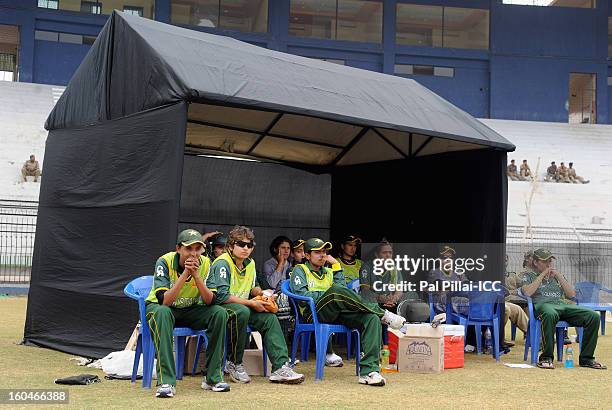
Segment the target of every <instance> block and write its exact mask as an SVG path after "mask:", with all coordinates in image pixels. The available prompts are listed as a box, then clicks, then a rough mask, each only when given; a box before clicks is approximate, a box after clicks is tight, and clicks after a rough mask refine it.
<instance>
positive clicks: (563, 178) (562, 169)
mask: <svg viewBox="0 0 612 410" xmlns="http://www.w3.org/2000/svg"><path fill="white" fill-rule="evenodd" d="M558 175H559V178H558V179H557V180H558V182H565V183H566V184H569V183H570V182H571V181H570V179H569V172H568V168H567V167H566V166H565V163H563V162H562V163H561V164H560V165H559V171H558Z"/></svg>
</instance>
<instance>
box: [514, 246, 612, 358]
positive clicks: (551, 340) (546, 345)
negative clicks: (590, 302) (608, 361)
mask: <svg viewBox="0 0 612 410" xmlns="http://www.w3.org/2000/svg"><path fill="white" fill-rule="evenodd" d="M533 259H534V261H533V265H534V266H533V270H531V271H529V272H527V273H526V274H525V277H524V280H523V283H524V284H523V286H522V288H521V289H522V291H523V293H524V294H525V295H527V296H529V297H531V298H532V299H533V303H534V309H535V312H534V313H535V315H536V317H538V318H539V319H540V320H541V321H542V354H541V355H540V359H539V361H538V367H540V368H543V369H554V364H553V350H554V346H555V331H556V325H557V322H558V321H559V320H564V321H566V322H567V323H569V324H570V325H571V326H581V327H583V328H584V334H583V336H582V340H581V345H580V358H579V364H580V366H581V367H589V368H592V369H606V366H604V365H603V364H601V363H598V362H597V361H595V357H594V355H595V347H596V346H597V333H598V332H599V314H598V313H597V312H595V311H594V310H591V309H588V308H585V307H582V306H578V305H571V304H567V303H565V302H564V301H563V300H562V297H563V295H565V296H567V297H568V298H573V297H575V296H576V290H575V289H574V287H573V286H572V285H571V284H570V283H569V282H568V281H567V280H566V279H565V278H564V277H563V275H562V274H561V273H560V272H559V271H557V270H555V269H553V266H552V261H553V259H555V257H554V256H553V255H552V253H551V252H550V251H549V250H548V249H543V248H540V249H536V250H535V251H534V252H533Z"/></svg>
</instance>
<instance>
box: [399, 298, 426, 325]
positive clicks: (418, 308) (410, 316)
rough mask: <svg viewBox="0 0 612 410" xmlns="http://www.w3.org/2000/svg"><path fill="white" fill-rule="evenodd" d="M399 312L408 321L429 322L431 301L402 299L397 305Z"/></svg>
mask: <svg viewBox="0 0 612 410" xmlns="http://www.w3.org/2000/svg"><path fill="white" fill-rule="evenodd" d="M397 314H398V315H401V316H404V318H406V322H410V323H415V322H416V323H422V322H429V303H425V302H421V301H420V300H402V301H401V302H400V303H399V304H398V305H397Z"/></svg>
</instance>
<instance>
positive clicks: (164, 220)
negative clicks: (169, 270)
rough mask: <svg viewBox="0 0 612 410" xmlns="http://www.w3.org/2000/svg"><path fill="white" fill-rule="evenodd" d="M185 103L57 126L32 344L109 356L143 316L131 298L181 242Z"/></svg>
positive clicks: (42, 214) (38, 255)
mask: <svg viewBox="0 0 612 410" xmlns="http://www.w3.org/2000/svg"><path fill="white" fill-rule="evenodd" d="M185 124H186V105H185V104H184V103H182V102H181V103H179V104H175V105H172V106H166V107H161V108H158V109H153V110H149V111H145V112H143V113H140V114H137V115H134V116H130V117H126V118H123V119H119V120H115V121H108V122H103V123H101V124H97V125H93V126H89V127H83V128H79V129H62V130H53V131H51V132H50V133H49V136H48V138H47V144H46V152H45V161H44V169H45V183H44V184H43V185H42V186H41V192H40V202H39V211H38V222H37V229H36V243H35V248H34V260H33V265H32V279H31V283H30V293H29V296H28V311H27V317H26V325H25V332H24V341H25V343H28V344H35V345H39V346H44V347H50V348H53V349H57V350H61V351H64V352H68V353H73V354H79V355H83V356H90V357H102V356H104V355H106V354H108V353H109V352H111V351H115V350H121V349H123V347H124V346H125V343H126V342H127V340H128V339H129V337H130V334H131V332H132V329H133V328H134V326H135V324H136V323H137V319H138V315H137V311H138V308H137V304H136V303H135V302H134V301H131V300H129V299H128V298H127V297H125V296H124V295H123V287H124V286H125V285H126V284H127V283H128V282H129V281H130V280H131V279H133V278H135V277H137V276H141V275H147V274H151V271H152V269H153V265H154V263H155V259H156V258H157V257H158V256H159V255H161V254H162V253H163V252H165V251H167V250H168V249H169V248H170V247H171V246H172V244H173V242H174V241H175V240H176V226H177V223H178V211H179V199H180V181H181V172H180V170H181V169H182V162H183V147H184V139H185Z"/></svg>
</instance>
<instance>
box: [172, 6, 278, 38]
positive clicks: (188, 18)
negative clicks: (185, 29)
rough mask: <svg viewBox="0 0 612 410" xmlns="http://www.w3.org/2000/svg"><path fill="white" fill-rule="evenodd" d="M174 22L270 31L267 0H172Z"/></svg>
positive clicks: (253, 31) (256, 31)
mask: <svg viewBox="0 0 612 410" xmlns="http://www.w3.org/2000/svg"><path fill="white" fill-rule="evenodd" d="M170 21H171V22H172V24H181V25H190V26H199V27H210V28H221V29H226V30H236V31H243V32H252V33H265V32H267V31H268V0H171V11H170Z"/></svg>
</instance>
